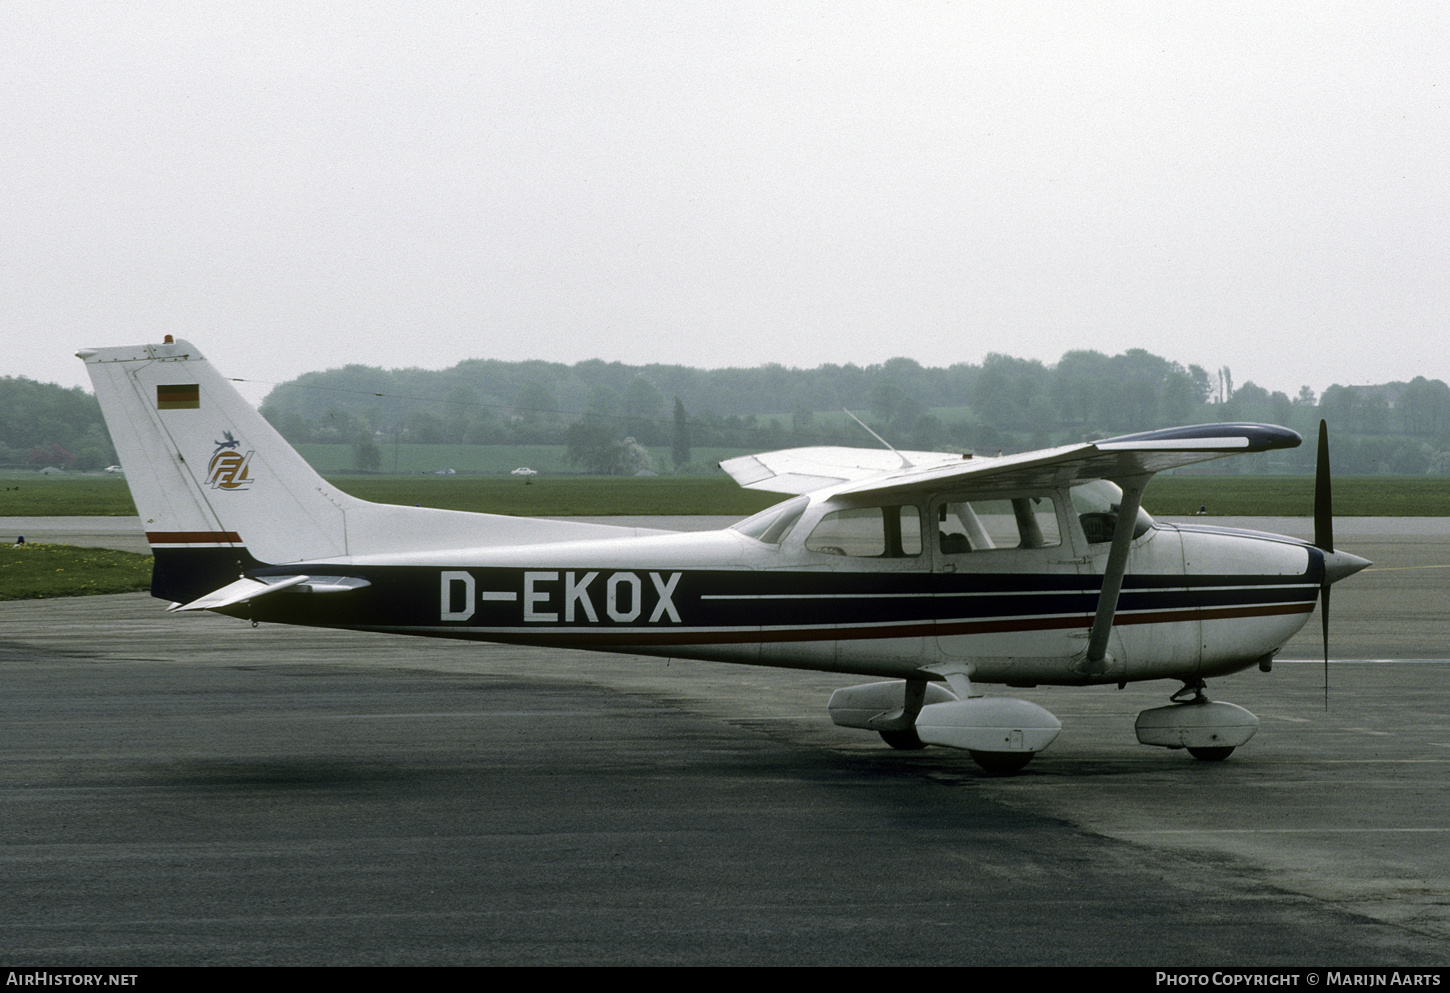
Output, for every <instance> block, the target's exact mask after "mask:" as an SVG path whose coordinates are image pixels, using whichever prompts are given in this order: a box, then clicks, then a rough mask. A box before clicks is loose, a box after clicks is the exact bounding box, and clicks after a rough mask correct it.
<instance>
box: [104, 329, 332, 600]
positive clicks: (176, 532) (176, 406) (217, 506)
mask: <svg viewBox="0 0 1450 993" xmlns="http://www.w3.org/2000/svg"><path fill="white" fill-rule="evenodd" d="M79 354H80V357H81V358H82V359H84V360H85V363H86V370H87V371H88V372H89V373H90V376H91V382H92V383H93V384H94V385H95V388H96V398H97V399H98V400H99V401H100V404H101V411H102V413H103V414H104V415H105V418H106V424H107V426H108V427H109V428H110V430H111V439H112V441H113V442H114V443H115V445H116V451H117V454H118V455H119V456H120V459H121V466H122V468H124V469H125V470H126V482H127V483H128V485H129V486H130V487H131V495H132V497H133V498H134V499H135V501H136V509H137V511H138V512H139V513H140V515H141V521H142V524H143V526H144V528H145V531H146V538H147V540H148V541H149V542H150V544H151V549H152V552H153V554H155V556H156V570H155V575H154V577H153V580H152V593H153V594H154V595H156V596H161V597H164V598H166V599H173V600H185V599H188V598H190V597H193V596H198V595H200V594H201V593H206V592H209V591H211V590H213V589H215V588H217V587H218V586H219V585H225V584H226V583H229V582H232V581H233V580H235V579H236V578H237V577H238V576H239V575H240V574H241V572H242V571H243V570H244V569H245V568H246V567H248V566H249V565H253V564H256V560H260V561H261V562H266V563H285V562H297V561H303V560H307V559H322V558H332V557H336V556H340V555H345V554H347V550H348V549H347V544H348V543H347V529H346V511H347V509H348V508H349V506H351V505H353V504H356V503H358V502H359V501H356V500H354V498H352V497H349V496H347V495H346V494H344V493H342V492H340V491H338V490H337V489H336V488H335V487H333V486H331V485H330V484H329V483H327V481H326V480H324V479H323V478H322V477H321V476H319V475H317V473H316V472H315V471H313V469H312V467H311V466H309V465H308V464H307V463H306V462H305V461H304V460H303V459H302V457H301V456H300V455H298V454H297V452H296V451H295V450H294V449H293V448H292V446H291V445H289V444H287V442H286V441H285V440H283V438H282V436H281V435H279V434H278V433H277V431H276V430H275V429H274V428H273V427H272V426H271V425H270V424H268V423H267V422H266V420H265V419H263V417H262V415H261V414H259V413H257V411H256V410H255V409H254V408H253V407H252V406H251V405H250V404H249V403H247V402H246V400H244V399H243V398H242V396H241V394H239V393H238V392H237V391H236V389H235V387H233V386H232V385H231V383H229V382H227V381H226V380H225V379H223V378H222V377H221V376H220V375H219V374H218V373H217V372H216V370H215V369H213V368H212V366H211V363H209V362H207V361H206V359H205V358H203V357H202V355H201V353H200V352H198V351H197V349H196V348H195V347H194V346H192V345H191V344H190V343H188V342H185V341H175V342H173V341H167V342H166V343H164V344H159V345H136V346H130V347H123V348H99V349H88V350H86V351H83V352H81V353H79ZM178 553H181V554H180V555H178Z"/></svg>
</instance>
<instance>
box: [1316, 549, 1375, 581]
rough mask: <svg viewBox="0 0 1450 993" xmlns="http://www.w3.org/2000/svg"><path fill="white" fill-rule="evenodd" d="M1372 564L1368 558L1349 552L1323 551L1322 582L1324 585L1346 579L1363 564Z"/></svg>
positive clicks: (1363, 565)
mask: <svg viewBox="0 0 1450 993" xmlns="http://www.w3.org/2000/svg"><path fill="white" fill-rule="evenodd" d="M1370 565H1374V563H1373V562H1371V561H1370V560H1369V559H1362V558H1360V557H1359V556H1358V555H1351V554H1350V553H1349V552H1325V553H1324V584H1325V585H1326V586H1328V585H1331V584H1333V583H1337V582H1339V581H1340V580H1341V579H1348V578H1349V577H1350V576H1353V575H1354V574H1355V573H1356V572H1359V570H1361V569H1363V568H1364V567H1365V566H1370Z"/></svg>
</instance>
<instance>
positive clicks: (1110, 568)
mask: <svg viewBox="0 0 1450 993" xmlns="http://www.w3.org/2000/svg"><path fill="white" fill-rule="evenodd" d="M1152 478H1153V474H1152V473H1148V474H1146V475H1142V476H1126V477H1124V478H1122V479H1115V480H1113V482H1115V483H1117V484H1118V485H1119V486H1120V487H1122V489H1123V502H1122V503H1121V504H1119V505H1118V524H1117V527H1116V528H1114V529H1113V547H1112V549H1111V550H1110V551H1109V552H1108V564H1107V568H1106V569H1104V570H1103V591H1102V593H1101V594H1099V595H1098V612H1097V615H1096V616H1095V617H1094V618H1093V629H1092V634H1091V635H1089V636H1088V650H1087V660H1086V661H1085V662H1084V664H1083V671H1084V672H1086V673H1089V674H1098V673H1102V672H1106V671H1107V668H1108V667H1107V654H1108V635H1109V634H1111V633H1112V631H1113V615H1115V614H1116V613H1117V611H1118V595H1119V594H1120V593H1122V592H1123V574H1124V573H1125V572H1127V571H1128V545H1130V544H1131V543H1132V541H1133V528H1134V527H1135V526H1136V525H1137V523H1138V508H1139V507H1141V506H1142V504H1143V490H1145V489H1146V488H1147V486H1148V481H1149V480H1150V479H1152Z"/></svg>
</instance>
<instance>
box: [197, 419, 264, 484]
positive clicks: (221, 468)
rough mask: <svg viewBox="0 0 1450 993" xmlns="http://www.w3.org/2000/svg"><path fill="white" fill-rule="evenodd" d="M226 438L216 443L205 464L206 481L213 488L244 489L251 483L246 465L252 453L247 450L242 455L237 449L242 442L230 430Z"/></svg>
mask: <svg viewBox="0 0 1450 993" xmlns="http://www.w3.org/2000/svg"><path fill="white" fill-rule="evenodd" d="M226 439H227V440H226V441H219V442H217V443H216V445H217V450H216V451H215V452H214V453H213V454H212V457H211V464H210V465H208V466H207V470H206V481H207V483H208V484H209V485H210V486H211V488H212V489H214V490H245V489H247V488H248V487H250V486H251V485H252V477H251V474H250V473H249V472H248V471H247V467H248V466H249V465H250V464H251V461H252V454H253V453H252V452H250V451H249V452H247V454H245V455H243V454H242V453H241V452H240V451H238V449H239V448H240V447H241V445H242V443H241V442H240V441H238V440H237V439H236V438H234V437H233V436H232V433H231V432H230V431H228V432H227V433H226Z"/></svg>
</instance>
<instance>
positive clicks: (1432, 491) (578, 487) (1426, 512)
mask: <svg viewBox="0 0 1450 993" xmlns="http://www.w3.org/2000/svg"><path fill="white" fill-rule="evenodd" d="M328 478H329V479H331V480H332V481H333V482H334V483H335V484H336V485H338V486H339V487H341V488H342V489H343V490H345V491H346V492H348V493H351V494H353V495H354V496H357V497H360V498H362V499H364V500H374V501H377V502H380V503H397V504H404V505H407V504H418V505H420V506H423V507H444V508H448V509H451V510H472V511H486V512H489V513H495V514H515V515H523V516H529V515H538V516H546V517H558V516H569V515H579V516H606V515H611V514H738V515H740V516H741V517H744V516H746V515H748V514H752V513H754V512H755V511H757V510H760V509H761V508H763V507H767V506H769V505H770V504H771V503H774V502H776V501H777V500H780V499H784V498H783V497H780V496H777V495H773V494H769V493H761V492H757V491H754V490H742V489H741V488H740V487H738V486H736V485H735V482H734V481H733V480H731V479H729V478H727V477H725V476H723V475H720V474H718V473H717V474H715V475H709V476H643V477H633V476H631V477H617V476H561V475H548V474H541V475H539V476H536V477H534V480H533V482H532V484H530V485H527V486H526V485H525V484H524V482H523V481H522V480H521V479H519V478H516V477H513V476H508V475H502V476H499V475H494V476H483V475H466V474H462V473H460V474H458V475H454V476H435V475H432V474H431V473H430V474H426V475H384V474H379V475H347V474H329V475H328ZM1143 504H1144V506H1146V507H1147V508H1148V510H1149V512H1150V513H1154V514H1158V515H1161V516H1170V517H1171V516H1177V515H1182V514H1192V513H1194V512H1195V511H1197V510H1198V508H1199V507H1200V506H1205V507H1207V508H1208V512H1209V513H1210V514H1212V515H1215V516H1227V517H1239V516H1246V517H1252V516H1307V515H1309V514H1311V513H1312V512H1313V506H1314V480H1313V478H1312V477H1310V476H1189V475H1178V476H1170V475H1160V476H1158V477H1157V478H1155V479H1154V480H1153V482H1152V483H1151V484H1150V485H1149V487H1148V492H1147V493H1146V494H1145V495H1144V498H1143ZM1334 512H1335V514H1336V515H1338V516H1342V517H1450V478H1446V477H1443V476H1342V477H1337V478H1336V479H1335V481H1334ZM135 513H136V509H135V505H134V504H132V502H131V495H130V492H129V491H128V490H127V489H126V483H125V479H124V478H123V477H120V476H100V475H96V476H78V475H64V476H41V475H38V474H36V473H24V474H22V473H12V474H8V475H5V476H3V477H0V517H45V516H68V517H69V516H74V517H105V516H129V515H133V514H135Z"/></svg>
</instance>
